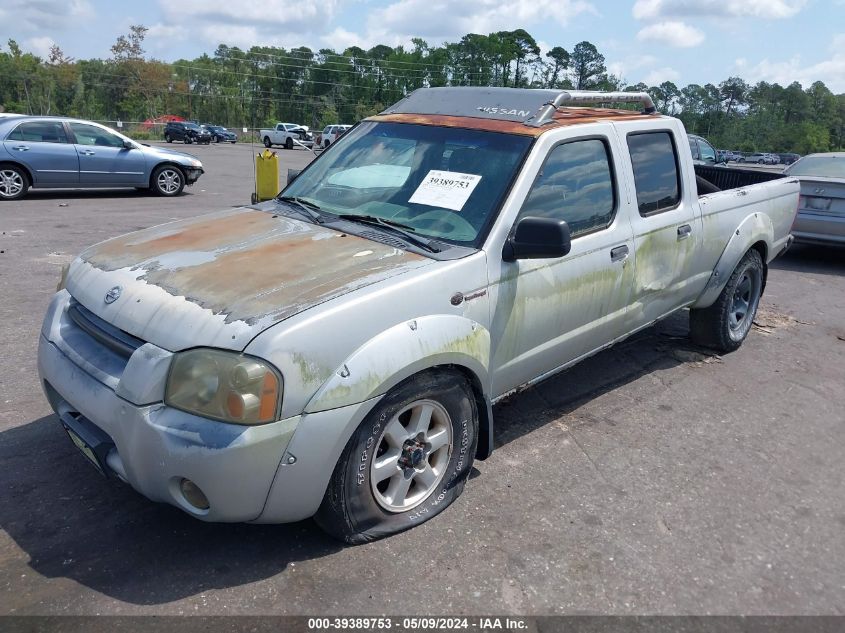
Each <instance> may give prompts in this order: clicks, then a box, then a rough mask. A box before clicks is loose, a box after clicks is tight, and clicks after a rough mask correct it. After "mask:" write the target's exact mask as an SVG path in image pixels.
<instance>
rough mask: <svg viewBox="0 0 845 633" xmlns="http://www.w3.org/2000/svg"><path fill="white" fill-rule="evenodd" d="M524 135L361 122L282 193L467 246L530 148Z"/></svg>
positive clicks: (326, 208)
mask: <svg viewBox="0 0 845 633" xmlns="http://www.w3.org/2000/svg"><path fill="white" fill-rule="evenodd" d="M531 141H532V139H531V138H530V137H525V136H516V135H511V134H501V133H498V132H483V131H478V130H465V129H461V128H447V127H434V126H428V125H412V124H404V123H376V122H364V123H362V124H361V125H359V126H358V127H357V128H355V130H354V131H352V132H350V133H348V134H346V135H344V137H343V142H342V143H340V144H338V145H337V149H334V148H333V150H332V151H331V152H327V153H326V154H324V155H323V157H322V158H321V159H320V160H318V161H317V162H315V163H314V164H313V165H312V166H311V167H309V168H308V170H307V171H305V172H304V173H303V174H302V175H301V176H299V177H298V178H297V179H296V180H295V181H294V182H293V183H291V185H290V186H288V187H287V188H286V189H285V190H284V192H283V193H284V195H285V196H295V197H298V198H302V199H304V200H307V201H309V202H313V203H315V204H317V205H319V206H320V207H321V209H322V210H323V211H326V212H329V213H334V214H336V215H340V214H356V215H369V216H375V217H378V218H382V219H385V220H392V221H393V222H399V223H401V224H403V225H405V226H407V227H410V228H411V229H413V230H414V232H415V233H416V234H418V235H421V236H427V237H433V238H436V239H443V240H447V241H450V242H455V243H459V244H475V243H476V241H477V240H478V239H479V238H480V237H483V235H482V233H483V232H484V229H485V227H486V226H487V224H488V222H489V221H490V220H491V219H492V218H493V217H494V214H495V213H496V211H497V210H498V208H499V205H500V204H501V201H502V198H503V197H504V194H505V193H506V191H507V188H508V186H509V184H510V182H511V179H512V177H513V175H514V172H515V171H516V169H517V167H518V166H519V165H520V164H521V162H522V159H523V157H524V156H525V154H526V152H527V151H528V148H529V146H530V145H531Z"/></svg>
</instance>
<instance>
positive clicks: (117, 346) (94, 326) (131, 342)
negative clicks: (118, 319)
mask: <svg viewBox="0 0 845 633" xmlns="http://www.w3.org/2000/svg"><path fill="white" fill-rule="evenodd" d="M67 315H68V318H70V320H71V321H73V322H74V323H75V324H76V326H77V327H79V329H81V330H82V331H83V332H85V333H86V334H87V335H88V336H90V337H91V338H92V339H94V340H95V341H97V342H98V343H99V344H100V345H102V346H103V347H105V348H106V349H109V350H110V351H112V352H114V353H115V354H118V355H119V356H122V357H124V358H127V359H128V358H129V357H130V356H132V353H133V352H134V351H135V350H136V349H138V348H139V347H141V346H142V345H143V344H144V341H142V340H141V339H139V338H135V337H134V336H132V335H131V334H127V333H126V332H124V331H123V330H120V329H118V328H116V327H114V326H113V325H111V324H109V323H106V322H105V321H104V320H103V319H101V318H100V317H98V316H97V315H96V314H94V313H93V312H91V311H90V310H88V309H87V308H86V307H85V306H83V305H82V304H81V303H79V302H78V301H77V300H76V299H71V301H70V304H69V305H68V309H67Z"/></svg>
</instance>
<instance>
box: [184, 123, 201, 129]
mask: <svg viewBox="0 0 845 633" xmlns="http://www.w3.org/2000/svg"><path fill="white" fill-rule="evenodd" d="M185 127H186V128H188V129H189V130H199V129H200V126H199V125H197V124H196V123H186V124H185Z"/></svg>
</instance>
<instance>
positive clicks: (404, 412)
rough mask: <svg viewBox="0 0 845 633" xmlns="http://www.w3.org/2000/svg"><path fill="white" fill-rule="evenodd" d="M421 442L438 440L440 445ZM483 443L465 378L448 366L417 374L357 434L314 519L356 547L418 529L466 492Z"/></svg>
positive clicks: (383, 403)
mask: <svg viewBox="0 0 845 633" xmlns="http://www.w3.org/2000/svg"><path fill="white" fill-rule="evenodd" d="M426 415H427V416H428V417H427V419H428V422H425V420H426ZM415 422H416V423H418V424H420V426H418V427H416V428H414V427H413V425H414V423H415ZM415 431H419V434H417V435H414V432H415ZM411 437H416V438H417V441H416V442H412V440H411ZM422 440H434V447H433V446H432V443H431V442H423V441H422ZM440 442H443V443H442V444H440ZM477 443H478V409H477V407H476V401H475V397H474V396H473V393H472V388H471V387H470V385H469V383H468V382H467V380H466V378H464V376H463V375H462V374H460V373H458V372H456V371H446V370H441V371H436V370H433V371H427V372H423V373H421V374H417V375H416V376H413V377H411V378H409V379H408V380H406V381H404V382H403V383H401V384H399V385H397V386H396V387H395V388H394V389H392V390H391V391H390V392H389V393H388V394H387V395H386V396H385V397H384V398H383V399H382V401H381V402H380V403H379V404H377V405H376V407H375V408H374V409H373V410H372V411H371V412H370V413H369V415H368V416H367V417H366V418H365V419H364V421H363V422H362V423H361V425H360V426H359V427H358V429H357V430H356V431H355V433H353V435H352V437H351V438H350V439H349V442H348V443H347V444H346V448H345V449H344V451H343V454H342V455H341V457H340V459H339V460H338V463H337V465H336V466H335V469H334V472H333V474H332V478H331V481H330V482H329V485H328V488H327V490H326V494H325V496H324V498H323V502H322V504H321V505H320V509H319V510H318V511H317V514H316V515H315V517H314V519H315V520H316V521H317V524H318V525H319V526H320V527H321V528H322V529H323V530H325V531H326V532H328V533H329V534H331V535H332V536H334V537H335V538H338V539H340V540H343V541H345V542H347V543H351V544H358V543H367V542H369V541H374V540H376V539H379V538H382V537H385V536H389V535H391V534H396V533H398V532H402V531H404V530H407V529H409V528H412V527H416V526H417V525H420V524H421V523H424V522H425V521H428V520H429V519H432V518H434V517H435V516H437V515H438V514H440V512H442V511H443V510H444V509H446V508H447V507H448V506H449V505H450V504H451V503H452V502H453V501H454V500H455V499H457V498H458V496H459V495H460V494H461V492H462V491H463V489H464V484H465V483H466V480H467V477H468V476H469V473H470V470H471V468H472V461H473V458H474V456H475V448H476V445H477ZM391 452H392V453H395V456H394V457H392V458H391V457H389V456H387V455H388V453H391ZM376 459H379V460H380V461H381V462H382V464H383V465H382V467H381V481H378V480H377V478H378V477H379V474H378V473H377V472H376V469H375V466H374V464H375V463H376V461H375V460H376ZM403 464H404V465H403ZM412 464H413V465H412ZM391 466H392V467H393V468H391ZM424 473H428V474H427V475H425V476H423V475H424ZM373 482H375V484H374V485H373ZM405 482H409V483H408V484H406V485H405V486H403V484H404V483H405ZM397 488H398V490H397ZM403 488H404V490H405V492H404V493H403V492H402V491H401V490H402V489H403Z"/></svg>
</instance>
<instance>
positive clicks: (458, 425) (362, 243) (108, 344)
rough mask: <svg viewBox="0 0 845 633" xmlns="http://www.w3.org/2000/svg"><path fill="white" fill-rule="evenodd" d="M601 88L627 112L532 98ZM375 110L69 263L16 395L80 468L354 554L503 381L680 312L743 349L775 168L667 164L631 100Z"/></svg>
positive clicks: (670, 142) (776, 220) (445, 100)
mask: <svg viewBox="0 0 845 633" xmlns="http://www.w3.org/2000/svg"><path fill="white" fill-rule="evenodd" d="M623 98H624V99H625V100H639V101H641V102H642V103H641V105H642V106H643V108H642V109H643V111H642V112H641V111H640V109H639V108H638V109H637V110H628V111H624V112H621V111H618V110H612V111H607V114H606V115H603V114H602V111H601V110H596V109H592V108H590V109H586V110H585V109H584V108H563V107H562V106H561V108H560V110H559V109H558V107H557V104H562V103H564V102H567V101H568V102H573V101H574V100H575V99H577V102H576V103H577V104H578V105H597V104H600V103H607V102H610V101H616V100H620V99H623ZM550 102H552V103H550ZM485 103H493V104H495V107H494V106H490V107H486V106H485ZM388 112H389V113H385V114H384V115H380V116H374V117H370V118H369V119H367V120H365V121H363V122H362V123H361V124H360V125H358V126H357V127H356V128H354V129H353V130H352V131H351V132H349V133H348V135H347V137H346V138H345V140H344V142H343V143H341V144H339V145H338V146H337V147H336V149H335V150H334V151H331V152H327V153H325V154H323V155H322V156H321V157H320V158H318V159H317V160H315V161H313V162H311V163H310V165H308V167H306V168H305V169H304V170H303V171H302V172H301V173H300V174H299V176H298V177H297V178H296V179H295V180H293V182H292V183H291V184H289V185H288V186H287V187H286V188H285V189H284V190H283V192H282V194H281V195H280V196H279V197H278V198H276V199H274V200H271V201H268V202H265V203H261V204H258V205H252V206H250V207H245V208H240V209H227V210H225V211H222V212H220V213H217V214H214V215H206V216H201V217H196V218H190V219H185V220H180V221H178V222H173V223H169V224H167V225H163V226H160V227H154V228H149V229H145V230H143V231H139V232H136V233H131V234H129V235H125V236H122V237H117V238H114V239H112V240H109V241H106V242H102V243H100V244H98V245H96V246H93V247H91V248H89V249H88V250H86V251H85V252H83V253H82V254H81V255H80V256H79V257H77V258H76V259H74V260H73V262H72V263H71V264H70V267H69V269H68V271H67V272H66V275H65V277H64V282H63V283H62V285H61V288H60V289H59V291H58V292H57V294H56V295H55V296H54V298H53V300H52V301H51V303H50V306H49V308H48V311H47V315H46V318H45V321H44V325H43V327H42V330H41V331H42V335H41V338H40V344H39V351H38V367H39V374H40V378H41V380H40V383H41V384H42V385H43V386H44V389H45V393H46V395H47V398H48V400H49V402H50V404H51V406H52V407H53V409H54V410H55V411H56V412H57V414H58V415H59V419H60V420H61V424H62V426H63V427H64V428H65V430H66V431H67V433H68V434H69V435H70V437H71V439H72V440H73V442H74V443H75V444H76V445H77V446H78V447H79V448H81V449H82V454H83V455H84V456H85V457H86V458H87V459H88V460H89V461H91V462H92V463H93V464H94V465H95V466H96V467H97V468H98V469H99V470H100V471H101V472H104V473H108V474H109V476H113V477H115V478H117V479H120V480H123V481H126V482H128V483H129V484H130V485H131V486H133V487H134V488H135V489H136V490H138V491H140V492H141V493H142V494H144V495H146V496H147V497H149V498H150V499H153V500H156V501H161V502H165V503H169V504H172V505H174V506H176V507H178V508H180V509H182V510H183V511H185V512H186V513H188V514H190V515H191V516H194V517H196V518H198V519H201V520H204V521H249V522H257V523H276V522H286V521H298V520H301V519H304V518H307V517H310V516H312V515H315V516H316V519H317V522H318V523H319V525H320V526H322V527H323V528H324V529H325V530H326V531H328V532H329V533H331V534H333V535H335V536H336V537H338V538H341V539H343V540H345V541H347V542H354V543H360V542H365V541H369V540H373V539H377V538H381V537H383V536H387V535H390V534H393V533H396V532H400V531H402V530H406V529H408V528H410V527H413V526H416V525H419V524H421V523H423V522H424V521H427V520H429V519H431V518H432V517H434V516H436V515H437V514H438V513H440V512H441V511H442V510H443V509H444V508H446V507H448V506H449V505H450V504H451V503H452V502H453V501H454V500H455V499H456V498H457V497H458V495H460V493H461V491H462V490H463V488H464V484H465V483H466V481H467V478H468V476H469V474H470V470H471V468H472V464H473V460H474V459H476V458H478V459H483V458H485V457H487V456H488V455H489V454H490V452H491V451H492V449H493V438H494V429H493V424H494V420H493V406H492V405H493V403H494V402H496V401H498V400H501V399H503V398H505V397H507V396H508V395H509V394H511V393H514V392H515V391H517V390H519V389H520V388H521V387H523V386H525V385H529V384H532V383H535V382H537V381H539V380H542V379H543V378H545V377H548V376H550V375H552V374H554V373H556V372H559V371H561V370H563V369H565V368H567V367H569V366H571V365H573V364H574V363H576V362H578V361H579V360H580V359H583V358H586V357H588V356H590V355H592V354H594V353H595V352H597V351H599V350H601V349H604V348H606V347H608V346H610V345H612V344H613V343H614V342H616V341H620V340H622V339H624V338H626V337H627V336H628V335H630V334H632V333H634V332H636V331H638V330H641V329H642V328H645V327H648V326H649V325H651V324H653V323H654V322H655V321H657V320H658V319H661V318H664V317H666V316H667V315H670V314H673V313H675V312H678V311H680V310H684V309H687V308H688V309H689V318H690V330H691V336H692V338H693V340H694V341H695V342H696V343H698V344H702V345H707V346H709V347H712V348H713V349H716V350H719V351H721V352H730V351H732V350H736V349H738V348H739V346H740V345H741V344H742V342H743V341H744V340H745V338H746V336H747V335H748V333H749V331H750V329H751V324H752V322H753V319H754V316H755V312H756V309H757V305H758V302H759V300H760V296H761V293H762V292H763V288H764V285H765V279H766V270H767V268H766V267H767V264H768V263H769V262H771V261H772V259H774V258H775V257H776V256H777V255H778V254H779V253H780V252H782V250H784V249H785V248H786V247H787V246H788V245H789V243H790V239H791V238H790V236H789V228H790V226H791V225H792V220H793V217H794V213H795V209H796V207H797V204H798V181H797V180H796V179H794V178H789V177H784V176H783V175H782V174H774V173H773V174H765V176H767V177H768V178H766V181H765V182H759V181H760V176H761V174H756V173H755V174H747V173H745V172H744V171H736V170H731V169H729V168H719V169H716V168H714V167H713V166H710V165H697V166H696V165H694V164H693V162H692V158H691V156H690V154H689V152H687V151H686V147H687V138H686V133H685V131H684V127H683V124H682V123H681V122H680V121H679V120H678V119H674V118H671V117H667V116H661V115H657V114H653V112H654V105H653V103H652V101H651V98H650V97H649V96H648V95H647V94H646V93H631V94H627V93H626V94H625V95H624V96H622V97H620V94H619V93H592V94H590V93H587V94H586V95H585V93H583V92H579V93H578V94H577V95H571V94H570V93H567V92H556V91H551V90H542V91H537V90H520V89H512V88H468V87H464V88H428V89H421V90H417V91H416V92H414V93H412V94H411V95H409V96H407V97H406V98H405V99H403V100H402V101H400V102H399V103H397V104H395V105H393V106H391V107H390V108H389V110H388ZM649 112H650V113H649ZM698 173H701V174H703V175H704V176H705V177H709V178H712V179H713V182H712V183H711V184H712V185H713V187H715V188H716V189H717V191H716V192H715V193H710V194H708V195H707V204H706V205H705V204H701V203H700V201H699V197H698V194H697V192H696V189H695V187H694V186H690V185H691V183H693V182H694V181H695V178H696V175H697V174H698ZM729 183H732V184H729ZM751 183H757V184H751ZM731 187H740V188H741V191H742V193H743V194H744V195H742V196H738V195H737V193H738V191H737V190H736V189H731ZM720 188H721V189H724V190H723V191H718V189H720ZM749 397H751V398H753V394H752V395H751V396H749ZM56 476H61V475H60V474H59V473H57V475H56Z"/></svg>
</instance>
